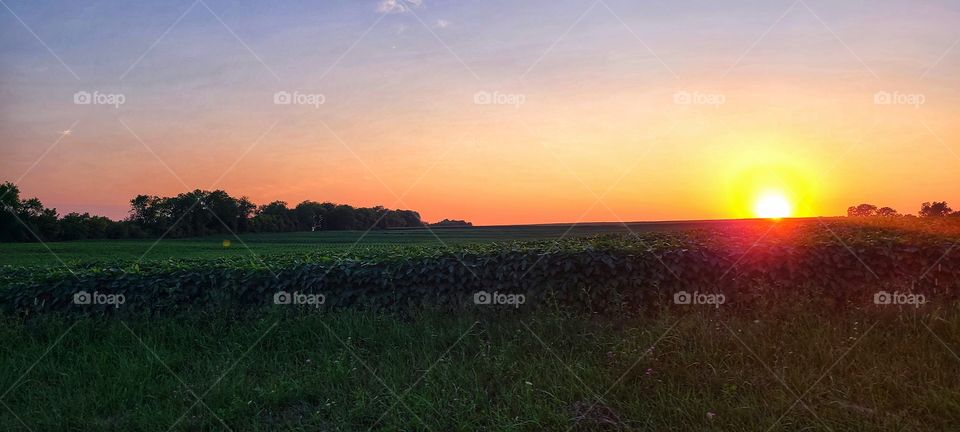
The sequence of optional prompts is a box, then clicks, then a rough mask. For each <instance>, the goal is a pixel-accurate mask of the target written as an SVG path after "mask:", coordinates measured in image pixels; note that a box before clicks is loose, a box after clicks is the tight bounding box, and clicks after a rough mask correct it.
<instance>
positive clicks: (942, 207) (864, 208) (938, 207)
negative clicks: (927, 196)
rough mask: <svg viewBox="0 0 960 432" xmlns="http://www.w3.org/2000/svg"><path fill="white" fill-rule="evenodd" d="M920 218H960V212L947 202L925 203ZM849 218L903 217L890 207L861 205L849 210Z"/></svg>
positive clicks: (921, 208)
mask: <svg viewBox="0 0 960 432" xmlns="http://www.w3.org/2000/svg"><path fill="white" fill-rule="evenodd" d="M918 215H919V216H920V217H944V216H957V217H960V211H953V209H951V208H950V205H948V204H947V202H946V201H934V202H932V203H930V202H925V203H923V204H921V205H920V212H919V213H918ZM847 216H850V217H874V216H876V217H893V216H903V215H901V214H900V213H898V212H897V211H896V210H894V209H892V208H890V207H880V208H877V206H875V205H873V204H860V205H855V206H850V207H848V208H847Z"/></svg>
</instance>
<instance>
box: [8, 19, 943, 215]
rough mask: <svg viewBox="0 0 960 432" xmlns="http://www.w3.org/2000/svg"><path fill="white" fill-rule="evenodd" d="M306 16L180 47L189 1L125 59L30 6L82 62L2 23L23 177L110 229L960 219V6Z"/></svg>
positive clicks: (220, 27)
mask: <svg viewBox="0 0 960 432" xmlns="http://www.w3.org/2000/svg"><path fill="white" fill-rule="evenodd" d="M294 3H295V4H292V5H285V6H283V7H280V8H278V10H258V11H253V10H247V11H244V10H230V11H227V10H224V11H222V13H223V24H221V23H220V22H219V21H218V20H216V19H215V18H213V17H212V16H210V15H209V13H207V12H206V11H205V10H201V9H197V10H195V11H191V12H190V13H188V14H187V15H185V18H184V19H183V20H182V21H181V22H179V23H177V25H176V26H175V27H173V28H172V29H171V30H170V31H169V33H168V34H167V35H166V36H163V37H162V38H161V35H163V31H164V29H165V28H168V26H170V23H172V22H173V21H174V20H175V19H176V18H177V17H178V16H179V15H180V14H181V13H183V11H184V9H185V8H186V6H188V5H189V4H185V5H183V7H181V8H179V9H178V8H176V7H171V8H170V10H167V9H163V10H162V11H158V12H157V13H156V14H146V13H145V14H140V15H138V14H136V13H135V12H138V10H136V9H135V7H134V6H129V7H130V8H133V9H131V10H121V11H114V12H112V13H115V14H118V15H122V14H124V13H131V14H133V15H131V16H135V17H136V19H128V20H120V19H118V20H110V21H108V22H104V23H102V25H103V26H105V27H104V28H99V29H98V30H96V31H95V32H98V33H102V35H101V37H97V35H96V34H93V35H91V34H83V35H80V34H79V33H78V32H79V31H80V30H79V29H78V28H75V27H73V26H71V25H63V26H57V23H62V22H65V21H62V20H61V21H58V20H57V18H58V16H57V15H52V16H51V15H50V14H49V13H48V12H49V11H44V10H34V9H29V7H30V6H28V5H20V7H21V8H23V9H21V10H19V12H21V13H22V15H23V16H24V21H25V23H27V24H28V25H31V26H32V27H35V30H36V33H37V35H39V37H40V38H41V39H44V40H46V39H49V40H50V41H51V42H50V43H49V44H48V45H49V46H50V48H51V49H52V51H53V52H56V53H57V54H58V56H59V57H60V58H61V59H62V60H63V64H61V63H60V62H59V61H58V60H57V58H56V57H53V56H52V55H50V53H49V52H47V51H46V50H44V48H43V46H42V45H39V44H38V42H37V40H36V39H34V38H33V37H32V36H31V34H30V33H29V32H27V31H26V30H25V29H24V28H23V27H22V26H21V25H20V24H19V23H18V22H17V21H15V20H14V19H13V18H12V17H10V16H6V17H3V18H2V19H3V20H6V21H7V22H6V23H5V24H7V25H5V26H4V30H3V31H2V33H3V34H4V36H5V37H6V36H9V37H10V38H11V39H10V40H11V41H12V42H11V43H10V44H8V45H5V46H4V47H2V50H0V56H2V57H0V58H2V60H3V62H2V63H0V64H2V67H0V69H2V75H0V79H2V88H3V90H4V94H5V95H7V97H6V100H5V101H4V105H3V111H2V113H0V114H2V117H0V122H2V123H0V130H2V132H3V135H4V144H3V147H2V149H0V152H2V153H0V155H2V158H0V172H2V173H3V179H4V180H9V181H13V180H18V179H19V180H20V181H19V184H20V186H21V189H22V190H23V192H24V194H25V195H26V196H37V197H39V198H41V200H43V201H44V202H45V203H46V204H48V205H51V206H55V207H57V208H58V209H59V210H60V211H61V213H65V212H67V211H76V210H81V211H91V212H95V213H100V214H106V215H108V216H111V217H122V216H123V215H125V213H126V208H127V206H126V204H127V202H128V201H129V199H130V198H132V197H133V196H135V195H136V194H140V193H146V194H158V195H171V194H175V193H178V192H181V191H184V190H186V189H192V188H203V189H208V188H211V187H213V186H216V187H217V188H222V189H225V190H226V191H228V192H229V193H230V194H232V195H238V196H239V195H246V196H248V197H249V198H250V199H252V200H253V201H254V202H256V203H265V202H268V201H271V200H276V199H279V200H284V201H287V202H288V203H290V204H291V205H292V204H295V203H297V202H300V201H302V200H306V199H311V200H319V201H334V202H340V203H348V204H352V205H358V206H370V205H378V204H379V205H385V206H387V207H391V208H393V207H400V208H410V209H415V210H418V211H420V212H421V214H422V216H423V217H424V218H425V219H426V220H429V221H436V220H439V219H442V218H456V219H467V220H470V221H473V222H474V223H476V224H513V223H548V222H573V221H618V220H624V221H633V220H665V219H701V218H727V217H743V216H752V214H751V212H750V209H751V208H752V204H753V201H754V200H755V198H756V196H757V195H758V194H759V193H761V192H762V191H764V190H770V189H775V190H778V191H780V192H781V193H783V194H784V195H786V196H788V197H789V198H790V200H791V201H792V202H793V203H794V205H795V207H796V211H797V213H796V215H836V214H843V213H844V212H845V210H846V207H847V206H849V205H853V204H858V203H860V202H870V203H874V204H877V205H889V206H892V207H894V208H896V209H897V210H900V211H901V212H905V213H915V212H916V211H917V209H918V208H919V204H920V203H921V202H923V201H931V200H948V201H955V202H956V203H957V204H960V190H958V188H957V185H958V184H960V170H958V169H957V168H958V167H960V145H957V138H958V137H960V125H958V124H957V122H956V119H957V118H960V117H958V112H957V107H958V106H960V105H958V102H960V92H958V82H957V80H956V76H957V71H958V70H960V69H958V68H960V48H958V49H956V50H953V49H952V45H951V44H954V41H957V40H960V32H958V31H957V30H956V29H955V25H954V24H955V23H956V22H960V11H958V9H957V7H956V6H954V5H951V4H950V3H946V2H943V3H941V2H930V3H924V5H923V6H922V7H921V6H917V5H915V4H914V3H911V2H880V3H876V4H874V3H870V4H867V3H863V4H860V5H847V4H842V5H835V4H833V3H829V2H813V1H811V2H807V3H806V4H805V5H804V4H793V6H791V2H785V3H782V4H780V3H772V2H771V3H770V4H768V5H763V6H759V7H758V6H756V5H747V4H743V5H739V4H737V3H732V4H731V6H730V7H729V8H726V9H723V10H714V9H712V8H715V7H716V6H710V5H708V4H707V3H704V4H701V5H699V6H696V5H694V6H675V7H670V6H663V5H660V6H649V7H650V8H652V9H651V10H647V9H644V6H643V5H636V4H633V3H630V2H617V1H610V2H608V4H609V9H607V8H606V7H604V6H596V7H593V8H590V9H588V8H587V6H589V2H588V3H587V4H583V3H577V2H541V3H542V4H543V5H547V4H550V5H552V6H553V7H554V9H550V10H548V11H547V12H549V13H546V12H544V13H543V14H542V15H540V16H537V15H533V14H532V13H533V12H532V11H531V8H532V7H533V6H531V5H530V4H525V5H522V6H518V5H514V4H513V3H510V2H504V3H497V2H494V3H497V5H489V4H488V5H477V4H474V5H465V4H457V3H450V2H432V3H431V2H429V1H427V2H425V3H422V4H419V5H418V4H414V3H403V2H401V4H405V5H407V6H406V8H404V9H401V10H392V11H389V13H381V12H383V11H384V10H382V9H378V7H377V3H376V2H375V1H374V2H370V3H368V4H361V3H362V2H357V3H356V4H354V3H352V2H351V4H349V5H339V6H337V8H336V10H332V11H330V10H328V11H319V10H313V9H310V8H311V6H310V5H308V4H300V3H297V2H294ZM534 3H536V2H534ZM537 4H540V3H537ZM64 7H66V8H67V9H68V10H69V7H70V6H69V5H66V6H64ZM498 7H499V8H501V9H506V8H516V9H517V11H516V13H515V14H498V13H495V11H496V8H498ZM298 8H303V9H302V10H301V9H298ZM214 9H215V6H214ZM378 10H379V11H378ZM139 12H143V11H139ZM218 12H221V11H218ZM64 14H65V16H66V14H67V13H66V12H64ZM311 14H313V15H316V16H317V17H318V18H317V20H320V21H311V20H310V19H308V16H313V15H311ZM320 16H323V18H322V19H321V18H319V17H320ZM61 18H62V17H61ZM63 19H66V18H63ZM71 19H80V18H75V17H74V18H71ZM69 22H72V21H69ZM226 27H230V29H231V30H235V31H234V32H232V33H231V31H227V29H226ZM111 29H112V30H114V31H116V32H120V33H124V32H129V36H130V37H129V38H127V39H126V40H124V41H122V42H116V41H115V39H114V38H110V37H109V35H110V30H111ZM234 36H236V37H234ZM158 38H159V39H158ZM317 41H323V42H322V43H318V42H317ZM154 43H155V45H154V46H153V48H152V49H151V48H150V47H151V45H152V44H154ZM145 51H146V52H145ZM141 56H142V59H141V60H139V61H137V59H138V58H140V57H141ZM74 74H76V75H77V76H76V77H74V76H73V75H74ZM79 91H88V92H93V91H99V93H109V94H122V95H124V98H125V101H124V103H123V104H122V105H120V106H119V107H114V106H108V105H97V104H75V103H73V95H74V94H75V93H76V92H79ZM277 92H290V93H295V92H296V93H300V94H322V95H323V98H324V102H323V104H321V105H318V106H313V105H298V104H276V103H275V99H274V96H275V94H277ZM478 93H479V94H478ZM886 94H889V95H890V99H884V98H885V97H886V96H885V95H886ZM488 95H489V98H488V99H490V100H493V102H494V103H489V104H488V103H485V102H484V101H485V99H484V98H485V97H487V96H488ZM478 98H479V99H478ZM888 100H889V101H890V102H891V103H885V102H886V101H888ZM478 101H479V102H480V103H478ZM518 101H520V102H522V103H518ZM918 101H922V103H918ZM73 124H76V125H75V126H74V127H73V128H72V131H71V134H70V135H67V136H64V137H63V139H62V140H60V141H59V142H58V143H57V144H56V145H55V146H53V144H54V142H55V141H57V139H58V138H59V137H60V135H59V132H60V131H62V130H65V129H68V128H70V126H71V125H73ZM141 141H142V142H141ZM34 164H35V165H34ZM21 175H22V178H21ZM221 176H222V179H221V180H220V182H219V183H217V184H216V185H215V182H217V181H218V179H220V178H221ZM184 184H185V185H184ZM398 196H399V197H400V198H398ZM598 198H600V199H599V200H598Z"/></svg>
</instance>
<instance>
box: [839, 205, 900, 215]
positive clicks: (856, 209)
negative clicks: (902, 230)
mask: <svg viewBox="0 0 960 432" xmlns="http://www.w3.org/2000/svg"><path fill="white" fill-rule="evenodd" d="M847 216H851V217H864V216H880V217H891V216H900V213H898V212H897V211H896V210H894V209H892V208H890V207H880V208H877V206H875V205H873V204H860V205H857V206H851V207H848V208H847Z"/></svg>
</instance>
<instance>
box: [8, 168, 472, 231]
mask: <svg viewBox="0 0 960 432" xmlns="http://www.w3.org/2000/svg"><path fill="white" fill-rule="evenodd" d="M0 205H2V210H4V211H0V241H10V242H22V241H37V240H42V241H58V240H84V239H124V238H150V237H159V236H166V237H195V236H204V235H213V234H226V233H231V232H233V233H238V234H240V233H258V232H293V231H321V230H323V231H329V230H367V229H387V228H414V227H422V226H424V225H426V224H425V223H424V222H423V220H421V218H420V214H419V213H417V212H415V211H413V210H391V209H387V208H384V207H382V206H376V207H352V206H349V205H346V204H334V203H330V202H323V203H321V202H315V201H304V202H301V203H300V204H297V205H296V206H295V207H293V208H290V207H289V206H288V205H287V203H286V202H283V201H274V202H271V203H269V204H264V205H259V206H258V205H256V204H254V203H252V202H250V200H249V199H247V198H246V197H240V198H236V197H232V196H230V195H229V194H228V193H226V192H224V191H222V190H215V191H204V190H195V191H192V192H185V193H181V194H178V195H176V196H172V197H161V196H155V195H137V196H136V197H135V198H133V199H132V200H130V214H129V216H128V217H127V218H125V219H123V220H119V221H115V220H112V219H109V218H106V217H103V216H95V215H91V214H89V213H69V214H67V215H65V216H63V217H60V216H59V214H58V213H57V210H56V209H53V208H46V207H44V205H43V203H41V202H40V200H39V199H37V198H30V199H22V198H21V197H20V190H19V188H18V187H17V186H16V185H14V184H13V183H9V182H8V183H3V184H2V185H0ZM455 225H456V226H469V225H470V224H469V222H465V221H450V220H446V219H444V221H442V224H441V226H455Z"/></svg>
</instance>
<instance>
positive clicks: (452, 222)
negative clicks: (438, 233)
mask: <svg viewBox="0 0 960 432" xmlns="http://www.w3.org/2000/svg"><path fill="white" fill-rule="evenodd" d="M430 226H435V227H471V226H473V224H472V223H470V222H467V221H465V220H460V219H444V220H442V221H440V222H434V223H432V224H430Z"/></svg>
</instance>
